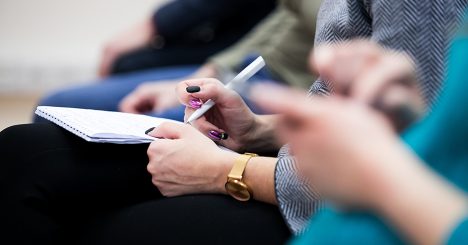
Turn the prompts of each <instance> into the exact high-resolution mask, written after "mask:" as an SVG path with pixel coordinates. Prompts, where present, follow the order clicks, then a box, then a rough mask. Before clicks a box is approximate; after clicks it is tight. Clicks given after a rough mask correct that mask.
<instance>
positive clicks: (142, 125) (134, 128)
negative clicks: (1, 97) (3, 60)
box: [36, 106, 180, 144]
mask: <svg viewBox="0 0 468 245" xmlns="http://www.w3.org/2000/svg"><path fill="white" fill-rule="evenodd" d="M36 114H37V115H39V116H41V117H44V118H45V119H47V120H49V121H52V122H54V123H56V124H57V125H59V126H61V127H63V128H65V129H67V130H68V131H70V132H72V133H74V134H76V135H78V136H80V137H81V138H83V139H85V140H87V141H92V142H102V143H118V144H138V143H148V142H151V141H152V140H153V138H152V137H150V136H148V135H146V134H145V131H146V130H147V129H149V128H151V127H157V126H158V125H160V124H161V123H162V122H175V123H180V122H176V121H173V120H169V119H162V118H155V117H150V116H145V115H136V114H128V113H121V112H110V111H98V110H88V109H76V108H64V107H52V106H39V107H38V108H37V109H36Z"/></svg>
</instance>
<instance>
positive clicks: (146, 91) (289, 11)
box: [35, 0, 321, 121]
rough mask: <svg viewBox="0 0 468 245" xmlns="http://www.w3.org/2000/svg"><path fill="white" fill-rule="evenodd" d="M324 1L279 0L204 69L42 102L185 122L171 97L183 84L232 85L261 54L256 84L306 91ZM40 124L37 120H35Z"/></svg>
mask: <svg viewBox="0 0 468 245" xmlns="http://www.w3.org/2000/svg"><path fill="white" fill-rule="evenodd" d="M220 2H221V1H220ZM320 2H321V1H320V0H301V1H295V0H283V1H281V4H280V6H278V8H277V9H276V10H275V11H274V12H273V13H272V14H270V15H269V16H268V17H267V18H266V19H265V20H263V21H262V22H261V23H260V24H259V25H258V26H256V27H255V28H254V29H253V30H252V31H251V32H250V33H249V34H248V35H247V36H245V37H244V38H243V39H242V40H241V41H239V42H238V43H236V44H235V45H233V46H232V47H230V48H229V49H227V50H225V51H223V52H221V53H218V54H216V55H214V56H212V57H210V58H209V60H208V61H207V63H206V64H204V65H202V66H201V67H200V68H198V67H193V66H192V67H171V68H164V69H155V70H149V71H145V72H136V73H131V74H126V75H119V76H113V77H109V78H107V79H106V81H110V82H112V83H98V84H93V85H86V86H81V87H78V88H71V89H65V90H62V91H59V92H55V93H53V94H51V95H49V96H47V97H46V98H44V99H43V100H42V101H41V102H39V104H40V105H50V106H63V107H79V108H88V109H100V110H110V111H123V112H130V113H145V114H150V115H153V116H157V117H164V118H170V119H176V120H180V121H181V120H182V119H183V115H184V114H183V111H184V109H183V107H182V106H180V105H179V103H178V101H177V98H176V97H175V96H174V94H173V93H172V91H173V90H174V89H175V87H176V85H177V83H178V82H179V81H180V80H184V79H189V78H199V77H200V78H201V77H215V78H218V79H220V80H222V81H228V80H229V78H232V77H233V75H234V73H236V72H239V71H240V70H241V69H242V68H244V67H245V66H246V65H247V64H248V63H249V61H252V60H253V57H255V56H257V55H261V56H263V58H264V59H265V61H266V64H267V66H266V69H264V70H263V71H262V72H260V74H259V75H257V76H255V77H254V78H253V79H252V80H253V82H255V81H259V80H268V81H271V82H279V83H287V84H291V85H293V86H299V87H308V86H309V85H310V83H311V81H313V80H314V79H315V77H314V76H313V75H311V74H310V71H309V70H308V65H307V60H308V59H307V57H308V52H309V50H310V49H311V48H312V47H313V43H314V35H315V21H316V16H317V12H318V9H319V7H320ZM148 81H153V82H148ZM41 120H42V119H40V118H38V117H35V121H41Z"/></svg>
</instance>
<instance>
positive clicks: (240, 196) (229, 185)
mask: <svg viewBox="0 0 468 245" xmlns="http://www.w3.org/2000/svg"><path fill="white" fill-rule="evenodd" d="M225 187H226V191H227V192H228V193H229V195H231V196H232V197H234V198H235V199H237V200H239V201H248V200H250V197H251V196H250V192H249V188H248V187H247V185H246V184H245V183H243V182H241V181H239V180H230V181H228V182H226V186H225Z"/></svg>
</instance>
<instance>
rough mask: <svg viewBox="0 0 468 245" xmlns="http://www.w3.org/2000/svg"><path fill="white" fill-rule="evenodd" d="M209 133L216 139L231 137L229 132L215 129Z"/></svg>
mask: <svg viewBox="0 0 468 245" xmlns="http://www.w3.org/2000/svg"><path fill="white" fill-rule="evenodd" d="M208 135H209V136H210V137H211V138H212V139H214V140H226V139H227V138H228V137H229V135H228V134H227V133H220V132H218V131H214V130H211V131H210V132H208Z"/></svg>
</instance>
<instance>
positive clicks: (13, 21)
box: [0, 0, 165, 94]
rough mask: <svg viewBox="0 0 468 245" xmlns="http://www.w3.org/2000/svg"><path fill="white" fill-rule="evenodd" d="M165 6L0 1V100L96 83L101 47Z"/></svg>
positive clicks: (137, 1)
mask: <svg viewBox="0 0 468 245" xmlns="http://www.w3.org/2000/svg"><path fill="white" fill-rule="evenodd" d="M164 1H165V0H0V94H5V93H13V92H15V93H16V92H42V91H45V90H49V89H53V88H55V87H58V86H65V85H67V84H72V83H77V82H82V81H85V80H89V79H91V78H93V77H94V74H95V69H96V64H97V61H98V57H99V54H100V51H101V47H102V45H103V43H104V42H105V41H106V40H108V39H109V38H110V37H112V36H113V35H114V34H116V33H117V32H118V31H119V30H122V29H123V28H125V27H128V26H129V25H131V24H132V23H135V22H137V21H139V20H141V19H142V18H144V17H145V16H147V15H149V14H150V13H151V12H152V11H153V10H154V8H155V7H156V6H157V4H159V3H161V2H164Z"/></svg>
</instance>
